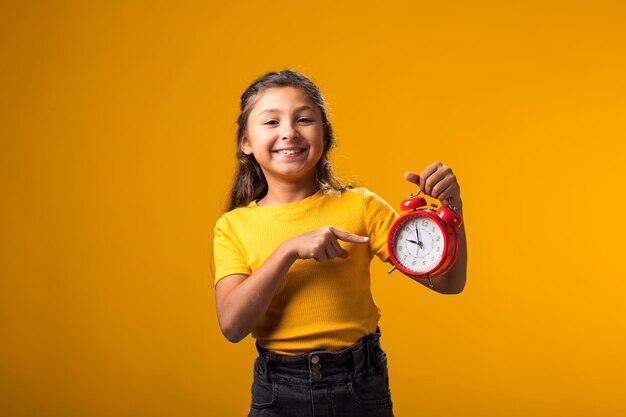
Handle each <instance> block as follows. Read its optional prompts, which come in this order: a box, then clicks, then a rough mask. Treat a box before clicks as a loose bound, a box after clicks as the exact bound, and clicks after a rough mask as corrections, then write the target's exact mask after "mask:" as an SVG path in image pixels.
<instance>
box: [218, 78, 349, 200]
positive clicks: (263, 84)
mask: <svg viewBox="0 0 626 417" xmlns="http://www.w3.org/2000/svg"><path fill="white" fill-rule="evenodd" d="M274 87H295V88H298V89H300V90H302V92H304V93H305V94H306V95H307V96H308V97H309V98H310V99H311V101H312V102H313V103H314V104H315V105H316V106H317V107H318V108H319V110H320V112H321V114H322V127H323V132H324V133H323V135H324V136H323V140H324V149H323V151H322V156H321V157H320V160H319V161H318V163H317V166H316V169H315V180H316V182H317V186H318V188H319V189H334V190H344V189H346V188H351V187H352V186H351V185H350V184H347V185H342V184H341V183H340V181H339V179H338V178H337V177H335V176H334V175H333V174H332V172H331V164H330V161H329V159H328V152H329V151H330V150H331V149H332V148H333V147H334V145H335V137H334V135H333V128H332V126H331V124H330V121H329V120H328V115H327V113H326V104H325V103H324V98H323V97H322V93H321V92H320V90H319V88H317V86H316V85H315V84H314V83H313V82H312V81H311V80H310V79H308V78H307V77H306V76H304V75H303V74H301V73H299V72H297V71H293V70H283V71H273V72H268V73H267V74H265V75H262V76H260V77H259V78H257V79H256V80H254V81H253V82H252V84H250V86H249V87H248V88H247V89H246V91H244V93H243V94H242V95H241V103H240V113H239V117H238V118H237V124H238V128H237V143H236V149H235V153H236V156H237V170H236V172H235V177H234V179H233V184H232V188H231V192H230V199H229V203H228V211H230V210H233V209H236V208H237V207H244V206H247V205H248V204H250V202H252V201H253V200H258V199H260V198H263V197H264V196H265V195H266V194H267V181H266V180H265V175H263V171H262V170H261V167H260V165H259V163H258V162H257V160H256V159H255V158H254V155H252V154H251V155H246V154H244V153H243V151H242V150H241V141H242V139H243V137H244V136H245V134H246V128H247V123H248V117H249V116H250V111H251V110H252V108H253V107H254V105H255V104H256V102H257V101H258V98H259V94H260V93H261V92H263V91H265V90H267V89H268V88H274Z"/></svg>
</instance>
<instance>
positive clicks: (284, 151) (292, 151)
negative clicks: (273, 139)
mask: <svg viewBox="0 0 626 417" xmlns="http://www.w3.org/2000/svg"><path fill="white" fill-rule="evenodd" d="M304 151H306V148H301V149H279V150H277V151H272V152H274V153H277V154H280V155H297V154H300V153H302V152H304Z"/></svg>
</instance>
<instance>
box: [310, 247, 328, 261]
mask: <svg viewBox="0 0 626 417" xmlns="http://www.w3.org/2000/svg"><path fill="white" fill-rule="evenodd" d="M312 258H313V259H315V260H316V261H318V262H326V261H327V260H328V256H327V255H326V250H324V249H322V250H320V251H319V252H318V253H316V254H315V256H313V257H312Z"/></svg>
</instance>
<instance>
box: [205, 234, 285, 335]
mask: <svg viewBox="0 0 626 417" xmlns="http://www.w3.org/2000/svg"><path fill="white" fill-rule="evenodd" d="M295 259H296V258H295V256H293V254H292V253H291V252H290V250H289V247H288V245H286V244H282V245H280V246H279V247H278V248H277V249H276V250H275V251H274V252H272V254H271V255H270V256H269V257H268V258H267V260H266V261H265V262H264V263H263V264H262V265H261V267H259V269H257V270H256V271H254V272H253V273H252V275H250V276H248V277H247V278H245V279H243V281H241V282H240V283H238V284H237V285H235V286H233V287H232V288H227V289H226V290H225V291H227V292H226V294H225V295H223V296H220V297H219V300H218V303H217V315H218V319H219V323H220V327H221V328H222V332H223V333H224V336H226V338H227V339H228V340H230V341H231V342H238V341H240V340H241V339H243V338H244V337H246V336H247V335H248V334H249V333H250V332H251V331H252V330H253V329H254V327H255V326H256V325H257V323H258V322H259V320H260V319H261V317H262V316H263V315H264V314H265V312H266V311H267V309H268V307H269V305H270V303H271V301H272V298H273V297H274V294H275V293H276V290H277V288H278V286H279V285H280V283H281V282H282V281H283V279H284V278H285V275H286V274H287V271H289V268H290V267H291V265H293V263H294V262H295ZM218 285H219V284H218Z"/></svg>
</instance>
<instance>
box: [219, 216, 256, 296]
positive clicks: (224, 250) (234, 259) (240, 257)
mask: <svg viewBox="0 0 626 417" xmlns="http://www.w3.org/2000/svg"><path fill="white" fill-rule="evenodd" d="M237 242H238V239H237V238H236V233H235V231H234V230H233V227H232V226H231V225H230V224H229V222H228V221H227V220H226V219H225V218H224V217H221V218H220V219H219V220H218V221H217V223H216V224H215V229H214V238H213V256H214V259H215V284H217V283H218V281H219V280H220V279H222V278H224V277H226V276H228V275H233V274H244V275H250V274H251V273H252V271H251V269H250V266H248V264H247V263H246V261H245V256H244V253H243V250H242V248H241V246H240V245H239V244H238V243H237Z"/></svg>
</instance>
